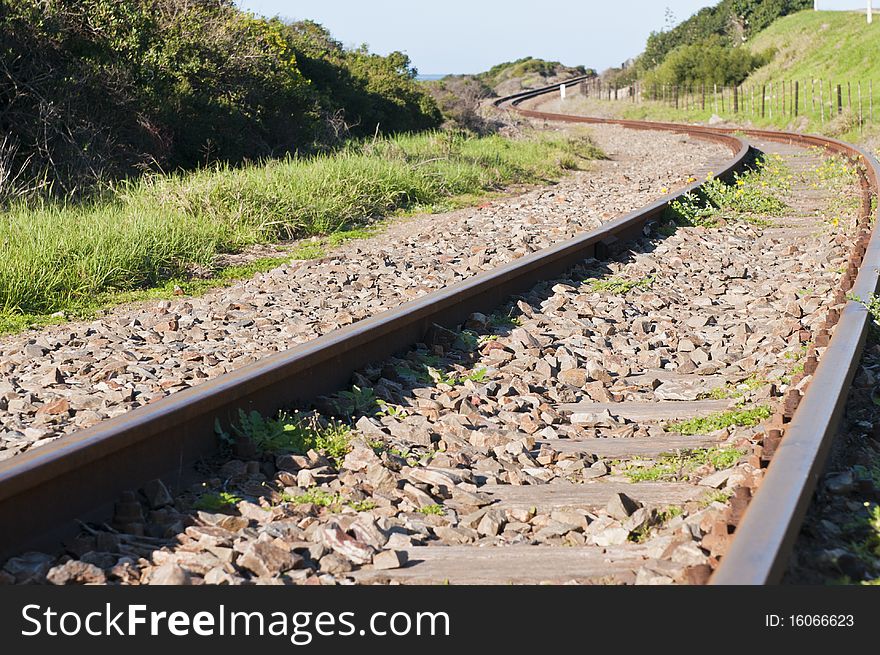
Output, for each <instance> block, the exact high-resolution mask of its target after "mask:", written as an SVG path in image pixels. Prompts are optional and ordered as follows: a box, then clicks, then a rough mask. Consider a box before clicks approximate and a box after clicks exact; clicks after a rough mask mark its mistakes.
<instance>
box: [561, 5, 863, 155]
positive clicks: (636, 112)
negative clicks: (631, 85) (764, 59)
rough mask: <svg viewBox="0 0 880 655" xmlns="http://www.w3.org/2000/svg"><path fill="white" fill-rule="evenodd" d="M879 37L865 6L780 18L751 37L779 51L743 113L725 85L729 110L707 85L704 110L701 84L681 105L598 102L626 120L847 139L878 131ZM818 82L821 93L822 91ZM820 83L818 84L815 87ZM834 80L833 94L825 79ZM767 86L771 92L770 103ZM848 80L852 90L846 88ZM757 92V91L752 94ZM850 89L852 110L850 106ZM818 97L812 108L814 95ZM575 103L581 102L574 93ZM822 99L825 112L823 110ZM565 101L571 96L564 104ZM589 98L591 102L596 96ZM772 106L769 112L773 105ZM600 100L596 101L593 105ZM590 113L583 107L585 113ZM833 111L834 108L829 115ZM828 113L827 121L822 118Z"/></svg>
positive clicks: (760, 47) (753, 43) (753, 80)
mask: <svg viewBox="0 0 880 655" xmlns="http://www.w3.org/2000/svg"><path fill="white" fill-rule="evenodd" d="M878 40H880V21H877V20H875V21H874V23H873V24H872V25H867V24H866V21H865V14H864V7H862V11H861V12H858V13H853V12H842V11H818V12H817V11H812V10H806V11H802V12H798V13H795V14H791V15H789V16H785V17H783V18H780V19H778V20H776V21H775V22H774V23H772V24H771V25H770V26H769V27H767V28H766V29H764V30H763V31H761V32H759V33H758V34H756V35H755V36H753V37H752V38H751V39H750V40H749V41H748V42H746V43H745V44H744V46H743V47H746V48H748V49H750V50H751V51H752V52H754V53H760V52H764V51H766V50H774V51H775V53H774V55H773V56H772V57H771V59H770V61H769V62H768V63H767V64H766V65H764V66H762V67H760V68H758V69H757V70H755V71H754V72H753V73H752V74H751V75H750V76H749V77H748V78H747V79H746V80H745V82H744V83H743V85H742V86H743V89H744V90H745V97H744V98H743V101H742V103H741V105H740V111H739V113H737V114H734V113H733V111H732V106H731V105H732V102H731V100H732V99H731V95H730V90H729V89H728V90H726V92H725V98H724V109H723V110H722V109H721V100H720V97H719V99H718V106H717V110H716V105H715V101H714V99H713V93H712V87H711V85H709V88H708V93H707V98H706V108H705V109H702V97H701V91H700V89H695V90H694V93H692V94H691V95H689V97H688V100H687V106H688V108H687V109H685V108H684V107H685V101H684V98H683V97H682V98H681V99H680V102H679V108H678V109H676V108H675V107H673V106H669V105H668V104H666V103H662V102H658V101H645V102H641V103H632V102H629V100H626V101H619V102H616V103H613V104H612V103H611V102H607V101H606V102H601V103H600V105H601V106H602V107H605V108H606V111H607V109H608V108H612V107H616V109H613V111H614V112H616V113H617V114H618V115H620V116H621V117H623V118H629V119H637V120H661V121H665V120H671V121H677V122H686V123H687V122H699V123H705V122H707V121H708V120H709V118H710V117H711V116H712V115H713V114H716V113H717V114H718V115H719V116H721V117H722V118H724V119H725V120H728V121H731V122H734V123H739V124H743V123H746V122H748V123H750V124H751V125H753V126H755V127H771V128H781V129H798V130H803V131H805V132H813V133H822V134H828V135H831V136H836V137H839V138H841V139H844V140H846V141H859V140H862V139H863V138H867V137H869V136H873V137H874V138H876V137H877V136H878V135H880V57H877V42H878ZM819 80H821V81H822V94H821V97H820V94H819ZM869 80H873V104H874V123H873V125H870V124H868V125H866V126H865V128H864V130H863V133H860V131H859V129H858V86H857V85H858V82H859V81H861V82H862V104H863V108H862V111H863V116H864V117H865V119H866V120H867V118H868V117H869V114H870V101H871V97H870V94H869V85H868V82H869ZM792 81H798V82H799V103H798V106H799V110H798V116H797V117H794V116H792V115H791V112H790V111H789V109H788V106H789V104H790V102H791V91H790V87H789V86H788V83H789V82H792ZM814 81H815V85H814ZM829 81H831V82H832V83H833V84H832V94H831V95H833V96H834V97H833V103H834V106H832V98H831V97H829V88H828V82H829ZM782 82H785V83H786V90H785V95H786V98H785V99H786V111H785V112H782V111H781V103H780V107H779V108H777V100H779V101H781V99H782V93H781V86H780V85H781V83H782ZM770 83H773V85H774V88H773V91H774V95H773V96H772V97H773V100H772V101H771V95H770V91H771V90H770V86H769V85H770ZM847 83H849V85H850V88H849V92H848V89H847ZM837 84H841V85H842V95H843V105H844V110H843V113H842V114H841V115H839V116H838V115H837V107H836V93H837V91H836V85H837ZM763 85H766V92H767V100H766V102H765V111H764V115H763V117H762V116H761V100H760V91H761V87H762V86H763ZM753 91H754V94H753V93H752V92H753ZM850 93H851V97H852V101H851V102H852V110H850V108H849V105H850V99H849V98H850ZM814 96H815V105H814V102H813V98H814ZM571 100H576V97H575V98H572V99H571ZM820 101H822V102H824V111H823V110H822V109H821V108H820V107H821V102H820ZM566 102H568V100H567V101H566ZM591 103H592V101H591ZM771 104H772V105H773V111H772V114H773V115H772V117H771V116H770V111H769V109H770V105H771ZM595 106H596V105H594V107H595ZM585 110H587V109H586V108H582V109H581V111H585ZM832 110H833V113H832ZM823 116H824V118H823Z"/></svg>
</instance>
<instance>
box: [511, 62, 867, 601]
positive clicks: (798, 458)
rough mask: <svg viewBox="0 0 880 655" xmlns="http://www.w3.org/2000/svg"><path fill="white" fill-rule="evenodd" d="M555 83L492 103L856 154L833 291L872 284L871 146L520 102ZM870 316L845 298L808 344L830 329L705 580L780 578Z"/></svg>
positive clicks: (861, 293)
mask: <svg viewBox="0 0 880 655" xmlns="http://www.w3.org/2000/svg"><path fill="white" fill-rule="evenodd" d="M583 79H585V78H583V77H581V78H576V79H573V80H568V81H566V82H563V84H565V85H566V86H572V85H574V84H578V83H579V82H581V81H582V80H583ZM559 86H560V85H559V84H556V85H553V86H548V87H544V88H542V89H536V90H534V91H527V92H523V93H519V94H517V95H515V96H509V97H507V98H501V99H500V100H498V101H496V103H495V104H496V106H498V107H503V106H505V105H508V104H509V105H510V106H511V107H512V108H514V109H515V110H516V111H517V112H519V113H520V114H522V115H524V116H529V117H532V118H543V119H545V120H554V121H563V122H577V123H605V124H612V125H621V126H623V127H627V128H630V129H641V130H668V131H674V132H687V133H689V134H692V135H694V136H701V137H709V136H711V135H720V134H725V135H731V134H733V133H736V134H744V135H747V136H751V137H754V138H758V139H766V140H772V141H781V142H787V143H792V144H799V145H807V146H819V147H822V148H825V149H826V150H830V151H833V152H836V153H839V154H842V155H844V156H846V157H848V158H851V159H853V160H856V161H858V162H859V164H860V165H861V168H862V172H861V174H860V181H861V185H862V189H863V194H862V208H861V215H860V218H861V231H860V233H859V236H858V237H857V239H856V243H855V244H854V247H853V252H852V256H851V258H850V262H849V267H848V268H847V271H846V272H845V274H844V276H843V280H842V281H841V287H840V291H839V292H838V294H839V295H838V298H842V297H845V296H843V295H842V294H843V293H846V292H848V291H852V293H853V294H854V295H855V296H857V297H861V298H866V297H868V296H870V295H871V294H872V293H874V292H876V291H877V287H878V273H880V236H878V233H877V230H873V229H872V225H873V224H874V223H876V219H877V217H878V216H880V211H877V210H874V216H873V217H872V216H871V212H872V208H871V196H872V195H873V196H875V197H876V196H877V195H878V191H880V164H878V162H877V160H876V159H875V158H874V156H873V155H871V154H870V153H869V152H867V151H865V150H863V149H862V148H859V147H858V146H855V145H852V144H849V143H845V142H843V141H838V140H836V139H831V138H828V137H824V136H818V135H809V134H798V133H794V132H783V131H773V130H755V129H736V130H734V129H730V128H715V127H702V126H691V125H682V124H678V123H657V122H648V121H631V120H619V119H610V118H594V117H588V116H574V115H569V114H555V113H547V112H541V111H535V110H530V109H522V108H520V107H519V106H518V105H520V104H521V103H522V102H524V101H525V100H529V99H532V98H536V97H538V96H540V95H543V94H546V93H551V92H553V91H556V90H558V89H559ZM869 323H870V320H869V315H868V312H867V310H866V309H865V307H864V306H862V305H861V304H860V303H857V302H852V301H849V302H846V305H845V307H844V309H843V311H842V312H840V317H839V320H836V324H835V317H833V316H832V317H830V320H828V321H827V322H826V326H825V329H824V330H822V331H820V333H819V335H817V341H818V343H814V346H815V345H818V346H819V347H824V342H825V341H826V339H827V334H828V333H827V330H829V329H830V328H832V327H833V328H834V334H833V337H831V339H830V343H828V344H827V348H826V349H825V351H824V352H823V353H822V357H821V360H820V361H819V364H818V368H817V369H816V370H815V372H814V373H813V378H812V380H811V381H810V383H809V385H808V387H807V389H806V392H805V393H804V394H803V397H798V396H797V395H794V396H789V397H787V398H786V401H787V402H789V403H792V404H794V405H796V407H797V409H796V410H795V411H794V413H793V416H791V417H790V419H791V420H790V422H787V423H784V424H783V425H779V424H777V426H776V427H777V428H781V427H784V435H785V436H784V438H783V439H781V441H778V447H777V445H776V444H777V441H776V440H777V439H778V438H779V437H780V436H781V435H779V434H776V435H773V436H772V439H773V441H774V443H773V447H775V448H776V451H775V454H774V455H773V458H772V460H771V463H770V466H769V468H768V469H767V472H766V475H765V476H764V479H763V481H762V483H761V485H760V487H759V488H758V491H757V493H756V494H755V496H754V498H753V499H752V500H751V502H750V503H749V505H748V509H747V510H746V512H745V515H744V516H743V518H742V520H741V521H739V523H738V525H737V526H735V533H734V535H735V538H734V539H733V542H732V543H731V545H730V548H729V550H728V551H727V553H726V554H725V555H724V557H723V558H722V559H721V563H720V565H719V567H718V569H717V570H716V571H715V573H714V575H713V576H712V578H711V580H710V583H711V584H717V585H722V584H724V585H726V584H772V583H776V582H779V581H780V580H781V578H782V576H783V574H784V572H785V568H786V565H787V563H788V557H789V556H790V554H791V550H792V547H793V546H794V542H795V540H796V538H797V535H798V532H799V530H800V527H801V524H802V522H803V518H804V515H805V514H806V511H807V509H808V507H809V505H810V500H811V498H812V494H813V491H814V490H815V487H816V483H817V481H818V478H819V476H820V475H821V473H822V469H823V467H824V465H825V461H826V459H827V456H828V451H829V450H830V448H831V443H832V441H833V440H834V436H835V433H836V430H837V427H838V425H839V423H840V418H841V416H842V414H843V409H844V405H845V403H846V398H847V394H848V391H849V387H850V384H851V382H852V378H853V376H854V374H855V370H856V367H857V365H858V362H859V358H860V356H861V353H862V349H863V347H864V343H865V338H866V336H867V332H868V327H869ZM822 332H825V334H824V335H823V334H822ZM780 419H782V417H780ZM782 420H785V419H782ZM766 443H767V442H766V440H765V444H766ZM765 447H766V446H765Z"/></svg>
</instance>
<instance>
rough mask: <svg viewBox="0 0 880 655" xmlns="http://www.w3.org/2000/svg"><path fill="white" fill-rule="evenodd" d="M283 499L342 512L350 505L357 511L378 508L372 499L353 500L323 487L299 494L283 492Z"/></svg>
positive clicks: (286, 501) (296, 503)
mask: <svg viewBox="0 0 880 655" xmlns="http://www.w3.org/2000/svg"><path fill="white" fill-rule="evenodd" d="M281 500H282V502H285V503H292V504H294V505H317V506H318V507H326V508H328V509H329V510H330V511H332V512H340V511H342V509H343V508H345V507H350V508H352V509H353V510H355V511H356V512H366V511H368V510H371V509H375V508H376V503H375V502H373V501H372V500H351V499H350V498H346V497H345V496H343V495H342V494H340V493H339V492H336V493H330V492H329V491H324V490H323V489H309V490H308V491H306V492H305V493H302V494H300V495H298V496H291V495H290V494H282V496H281Z"/></svg>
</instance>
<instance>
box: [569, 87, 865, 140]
mask: <svg viewBox="0 0 880 655" xmlns="http://www.w3.org/2000/svg"><path fill="white" fill-rule="evenodd" d="M581 93H582V94H583V95H584V96H586V97H588V98H594V99H599V100H608V101H615V100H616V101H618V102H621V101H622V102H631V103H642V102H649V101H650V102H656V103H661V104H663V105H666V106H669V107H673V108H675V109H679V110H685V111H703V112H706V111H711V112H712V113H714V114H717V115H718V116H737V117H742V118H761V119H766V120H770V121H773V120H786V119H790V120H794V119H797V118H798V117H800V116H806V117H808V118H810V119H814V120H817V121H819V122H820V124H822V125H824V124H825V122H826V121H830V120H832V119H833V118H834V117H836V116H839V115H841V114H843V113H844V112H848V113H849V115H850V116H851V117H852V120H853V121H854V122H855V121H856V120H857V121H858V128H859V131H861V130H862V129H863V128H864V126H865V125H866V124H868V123H874V118H875V116H874V82H873V80H857V81H854V82H852V81H847V82H834V81H831V80H825V79H812V80H809V79H808V80H779V81H776V82H767V83H765V84H746V85H739V86H718V85H715V84H711V85H709V84H699V85H686V86H675V85H668V84H663V85H650V86H643V85H642V84H641V83H638V82H637V83H635V84H633V85H630V86H624V87H617V86H613V85H610V84H606V83H604V82H603V81H602V80H600V79H598V78H594V79H591V80H585V81H584V82H583V83H582V84H581Z"/></svg>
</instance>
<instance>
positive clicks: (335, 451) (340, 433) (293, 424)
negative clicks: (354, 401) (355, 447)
mask: <svg viewBox="0 0 880 655" xmlns="http://www.w3.org/2000/svg"><path fill="white" fill-rule="evenodd" d="M232 430H233V432H234V433H235V434H237V435H238V436H239V437H242V438H245V439H248V440H249V441H250V442H251V443H253V444H254V446H255V447H256V448H257V450H258V451H260V452H269V453H273V452H292V453H300V454H302V453H306V452H308V451H309V450H312V449H314V450H316V451H318V452H320V453H323V454H325V455H327V456H328V457H330V458H331V459H333V460H335V461H336V463H337V464H339V463H340V462H341V461H342V459H343V458H344V457H345V455H346V454H347V453H348V451H349V450H350V444H349V440H350V438H351V428H350V427H349V426H347V425H345V424H343V423H340V422H339V421H336V420H333V419H330V420H327V419H324V418H322V417H320V416H317V415H311V416H308V417H306V416H301V415H300V414H299V412H294V414H293V416H291V415H290V414H287V413H286V412H279V414H278V417H277V418H274V419H267V418H265V417H264V416H262V415H261V414H260V413H259V412H250V413H248V412H245V411H243V410H239V412H238V424H237V425H235V424H233V426H232ZM221 436H222V435H221ZM227 438H228V435H227Z"/></svg>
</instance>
